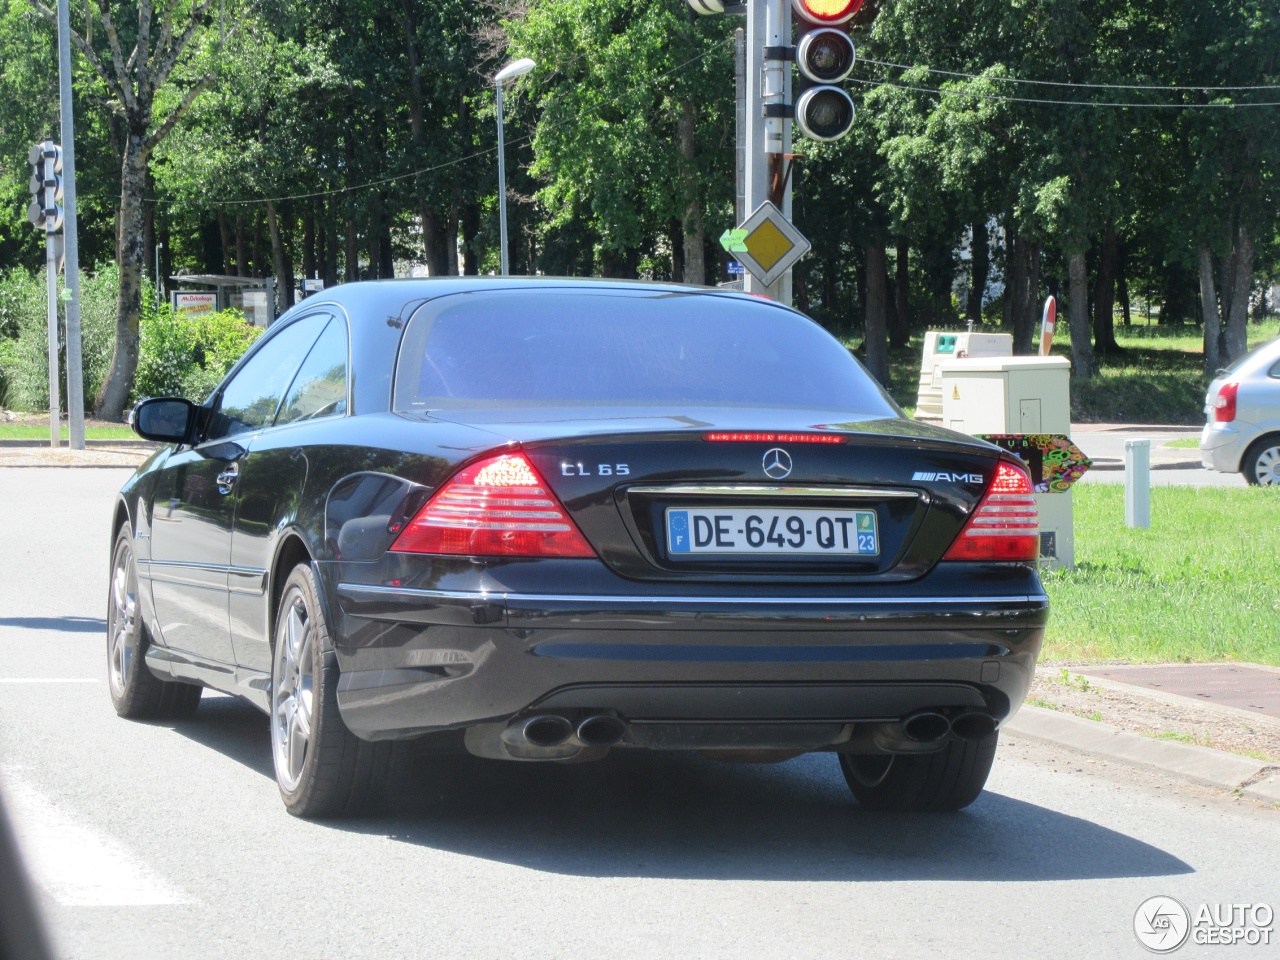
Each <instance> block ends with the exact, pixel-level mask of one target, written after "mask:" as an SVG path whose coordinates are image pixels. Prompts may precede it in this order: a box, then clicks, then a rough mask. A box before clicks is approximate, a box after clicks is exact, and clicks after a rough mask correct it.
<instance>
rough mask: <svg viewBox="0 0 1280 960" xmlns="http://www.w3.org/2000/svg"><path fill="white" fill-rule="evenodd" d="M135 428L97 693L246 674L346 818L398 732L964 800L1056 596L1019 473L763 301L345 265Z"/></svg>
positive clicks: (320, 796)
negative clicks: (230, 359)
mask: <svg viewBox="0 0 1280 960" xmlns="http://www.w3.org/2000/svg"><path fill="white" fill-rule="evenodd" d="M131 422H132V423H133V426H134V429H135V430H136V431H137V432H138V434H139V435H141V436H142V437H145V438H147V439H150V440H157V441H161V442H163V443H165V444H166V445H165V446H164V447H163V448H161V449H160V450H159V451H158V452H157V453H156V454H155V455H154V456H152V457H151V458H150V459H149V460H148V461H147V462H146V463H145V464H143V465H142V466H141V467H140V468H139V469H138V471H137V473H136V474H135V475H134V477H133V478H132V479H130V480H129V482H128V483H127V484H126V485H125V486H124V489H123V490H121V492H120V496H119V499H118V502H117V504H116V507H115V516H114V519H113V521H112V524H113V525H112V536H113V541H112V548H111V590H110V599H109V607H108V628H107V629H108V637H107V659H108V669H109V679H110V690H111V697H112V700H113V702H114V704H115V708H116V710H117V712H118V713H119V714H120V715H121V716H125V717H133V718H139V719H143V718H146V719H168V720H180V719H182V718H185V717H188V716H190V715H191V714H192V712H193V711H194V710H195V709H196V708H197V706H198V705H199V701H200V695H201V690H202V688H203V687H212V688H214V689H216V690H221V691H224V692H226V693H231V694H236V695H238V696H242V697H244V698H246V699H248V700H249V701H251V702H252V703H254V704H256V705H257V706H258V707H260V708H261V709H262V710H264V711H265V712H266V713H267V714H268V715H269V717H270V729H271V751H272V757H273V759H274V764H275V772H276V779H277V781H278V783H279V787H280V793H281V795H282V797H283V799H284V803H285V806H286V807H287V809H288V810H289V811H290V812H291V813H293V814H296V815H298V816H305V817H319V816H339V815H351V814H354V813H355V812H357V811H359V810H361V809H363V808H364V805H365V803H366V801H368V800H370V799H372V798H374V797H375V796H377V795H378V793H379V792H380V791H381V790H382V789H383V787H384V786H385V782H386V776H387V772H388V767H389V766H390V764H391V759H392V754H391V747H392V745H393V742H394V741H396V740H405V739H426V740H430V741H432V746H433V749H435V748H440V749H457V750H466V751H469V752H470V753H472V754H474V755H476V756H479V757H488V758H493V759H502V760H519V761H533V760H554V761H583V760H591V759H596V758H600V757H603V756H605V755H606V754H607V753H608V752H609V751H611V750H614V749H638V748H647V749H652V750H697V751H701V752H702V753H704V754H706V755H708V756H712V757H717V758H723V759H737V760H747V761H756V762H772V761H778V760H785V759H787V758H790V757H793V756H796V755H798V754H801V753H805V752H809V751H827V752H831V753H834V754H835V755H836V757H837V758H838V759H839V762H840V766H841V768H842V770H843V772H844V775H845V778H846V779H847V781H848V783H849V787H850V789H851V790H852V791H853V793H854V795H855V796H856V798H857V799H858V801H859V802H860V803H861V804H863V805H864V806H867V807H872V808H876V809H895V810H954V809H958V808H960V807H963V806H965V805H967V804H969V803H971V802H972V801H973V800H974V799H975V798H976V797H977V796H978V794H979V793H980V792H981V790H982V787H983V784H984V783H985V782H986V778H987V774H988V772H989V770H990V768H991V763H992V759H993V757H994V754H995V748H996V741H997V738H998V735H999V734H998V728H999V726H1000V724H1001V723H1002V722H1003V721H1005V720H1006V719H1008V718H1009V717H1010V716H1011V715H1012V714H1013V712H1014V711H1015V710H1016V709H1017V708H1018V705H1019V704H1020V703H1021V701H1022V699H1023V697H1024V696H1025V695H1026V691H1027V688H1028V686H1029V684H1030V681H1031V677H1032V673H1033V668H1034V664H1035V659H1036V656H1037V654H1038V652H1039V649H1040V643H1041V639H1042V636H1043V632H1044V625H1045V622H1046V619H1047V617H1048V601H1047V598H1046V597H1045V594H1044V591H1043V588H1042V587H1041V585H1040V582H1039V579H1038V578H1037V576H1036V559H1037V556H1038V552H1039V537H1038V532H1037V523H1036V509H1035V501H1034V499H1033V497H1032V488H1031V483H1030V479H1029V477H1028V474H1027V471H1026V469H1025V468H1024V467H1023V465H1022V464H1021V462H1020V461H1018V460H1017V459H1015V458H1014V457H1012V456H1010V455H1009V454H1007V453H1003V452H1001V451H1000V450H998V449H997V448H995V447H993V446H990V445H988V444H986V443H984V442H982V441H979V440H976V439H974V438H973V437H968V436H964V435H962V434H958V433H953V432H950V431H947V430H943V429H939V428H935V427H932V426H928V425H925V424H922V423H918V422H916V421H913V420H911V419H908V418H907V417H906V416H904V415H903V413H902V411H901V410H900V409H899V408H898V407H897V406H896V405H895V404H894V402H893V401H892V400H891V399H890V398H889V397H888V396H887V395H886V394H885V393H884V392H883V391H882V390H881V389H880V387H879V386H877V385H876V383H875V381H874V380H873V379H872V378H871V377H870V376H869V375H868V374H867V372H866V371H865V370H864V369H863V367H862V366H860V365H859V364H858V362H857V361H856V360H855V359H854V358H853V357H852V356H851V355H850V353H849V351H848V350H847V349H845V347H843V346H842V345H841V344H840V343H839V342H837V341H836V340H835V339H834V338H832V337H831V336H830V335H829V334H827V333H826V332H825V331H823V330H822V328H821V327H819V326H818V325H817V324H815V323H814V322H813V321H811V320H809V319H808V318H806V317H804V316H802V315H801V314H798V313H796V312H795V311H793V310H790V309H787V308H785V307H782V306H779V305H778V304H775V303H772V302H770V301H767V300H763V299H760V298H755V297H750V296H744V295H741V294H736V293H729V292H723V291H718V290H714V289H705V288H695V287H683V286H676V285H668V284H654V283H640V282H615V281H599V280H571V279H553V278H472V277H465V278H440V279H432V280H392V281H380V282H371V283H351V284H345V285H343V286H339V287H336V288H334V289H331V290H326V291H325V292H324V293H323V294H321V295H318V296H314V297H311V298H309V299H307V300H306V301H304V302H303V303H301V304H299V305H298V306H296V307H294V308H293V309H291V310H290V311H289V312H288V313H286V314H285V315H283V316H282V317H281V318H280V319H279V320H278V321H276V322H275V323H274V324H273V325H272V326H271V328H270V330H268V331H267V333H266V334H265V335H264V336H263V337H262V338H261V339H260V340H259V341H258V342H257V343H256V344H254V346H253V348H252V349H251V350H250V351H249V352H248V353H247V354H246V355H245V356H244V357H243V358H242V359H241V360H240V362H239V363H238V364H237V365H236V366H235V368H234V369H233V370H232V371H231V372H230V374H229V375H228V376H227V377H226V379H225V380H224V381H223V383H222V384H221V385H220V386H219V387H218V389H217V390H216V391H215V392H214V393H213V395H212V396H211V397H209V399H208V400H206V401H205V402H204V403H203V404H201V405H199V406H197V405H195V404H192V403H189V402H188V401H186V400H180V399H168V398H156V399H149V400H144V401H142V402H141V403H139V404H138V406H137V407H136V408H135V409H134V411H133V414H132V418H131Z"/></svg>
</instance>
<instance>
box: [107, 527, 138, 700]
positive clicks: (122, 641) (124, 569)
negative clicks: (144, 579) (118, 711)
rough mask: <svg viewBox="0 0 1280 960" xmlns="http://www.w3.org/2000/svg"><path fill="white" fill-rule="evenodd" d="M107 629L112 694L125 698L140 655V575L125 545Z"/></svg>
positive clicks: (116, 566)
mask: <svg viewBox="0 0 1280 960" xmlns="http://www.w3.org/2000/svg"><path fill="white" fill-rule="evenodd" d="M108 616H109V621H108V628H107V665H108V675H109V680H110V683H111V692H112V694H113V695H114V696H115V697H116V698H117V699H120V698H122V697H123V696H124V695H125V689H126V687H127V685H128V683H129V676H130V673H131V671H132V670H133V658H134V656H135V655H136V654H137V652H138V634H139V629H138V627H139V624H138V571H137V568H136V567H135V566H134V563H133V548H132V547H131V546H129V544H128V542H127V541H126V542H122V543H121V544H120V546H119V548H118V549H117V550H116V562H115V564H114V566H113V567H112V571H111V609H110V611H109V614H108Z"/></svg>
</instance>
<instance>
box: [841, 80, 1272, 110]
mask: <svg viewBox="0 0 1280 960" xmlns="http://www.w3.org/2000/svg"><path fill="white" fill-rule="evenodd" d="M978 79H984V78H978ZM850 80H852V81H853V82H854V83H858V84H861V85H862V86H864V87H893V88H894V89H895V90H911V91H913V92H915V93H931V94H934V95H935V96H941V97H967V98H970V99H974V100H995V101H998V102H1003V103H1036V104H1048V105H1053V106H1061V107H1123V108H1128V109H1134V110H1214V109H1218V110H1235V109H1241V108H1245V107H1280V100H1266V101H1262V102H1260V103H1137V102H1131V101H1126V102H1119V101H1106V100H1050V99H1045V98H1037V97H1010V96H1006V95H1004V94H999V93H976V92H974V91H972V90H948V89H942V88H939V87H921V86H916V85H914V84H909V83H897V82H895V81H892V80H862V79H859V78H858V77H850Z"/></svg>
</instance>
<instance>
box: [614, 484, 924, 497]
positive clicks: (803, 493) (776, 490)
mask: <svg viewBox="0 0 1280 960" xmlns="http://www.w3.org/2000/svg"><path fill="white" fill-rule="evenodd" d="M627 493H629V494H630V493H660V494H672V495H676V496H680V495H683V494H689V495H693V496H726V497H732V496H742V495H744V494H757V495H758V494H768V495H771V496H785V497H880V498H889V499H893V498H907V497H911V498H919V497H920V491H918V490H884V489H880V488H876V487H787V486H766V485H763V484H721V485H718V486H710V485H704V484H680V485H673V486H664V487H649V486H645V485H644V484H636V485H635V486H632V487H627Z"/></svg>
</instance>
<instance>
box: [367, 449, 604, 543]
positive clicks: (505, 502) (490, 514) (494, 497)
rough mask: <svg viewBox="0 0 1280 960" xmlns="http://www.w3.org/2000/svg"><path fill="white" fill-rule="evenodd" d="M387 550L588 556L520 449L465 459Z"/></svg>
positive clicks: (573, 526)
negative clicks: (471, 460) (465, 462)
mask: <svg viewBox="0 0 1280 960" xmlns="http://www.w3.org/2000/svg"><path fill="white" fill-rule="evenodd" d="M391 549H392V550H396V551H400V552H402V553H435V554H447V555H451V556H465V557H594V556H595V555H596V552H595V551H594V550H592V549H591V544H589V543H587V539H586V537H584V536H583V535H582V531H581V530H579V529H578V525H577V524H575V523H574V522H573V520H572V518H570V516H569V514H568V513H567V512H565V509H564V506H563V505H562V504H561V503H560V501H559V500H558V499H557V498H556V495H555V494H554V493H552V492H551V488H550V487H548V486H547V485H546V483H544V482H543V480H542V478H541V477H539V476H538V472H537V471H536V470H534V469H533V464H531V463H530V462H529V458H528V457H526V456H525V455H524V454H523V453H504V454H499V455H498V456H493V457H486V458H485V459H483V460H477V461H476V462H474V463H471V464H469V465H467V466H465V467H463V468H462V469H461V470H459V471H458V472H457V473H455V474H454V475H453V476H452V477H450V478H449V480H448V481H446V482H445V484H444V485H443V486H442V487H440V489H439V490H437V491H436V492H435V494H434V495H433V496H432V497H431V499H430V500H428V501H427V502H426V504H425V505H424V506H423V507H422V509H421V510H419V511H418V513H417V515H416V516H414V518H413V519H412V520H411V521H410V522H409V523H408V525H406V526H405V528H404V530H403V531H401V533H400V536H398V537H397V538H396V542H395V543H393V544H392V545H391Z"/></svg>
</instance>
